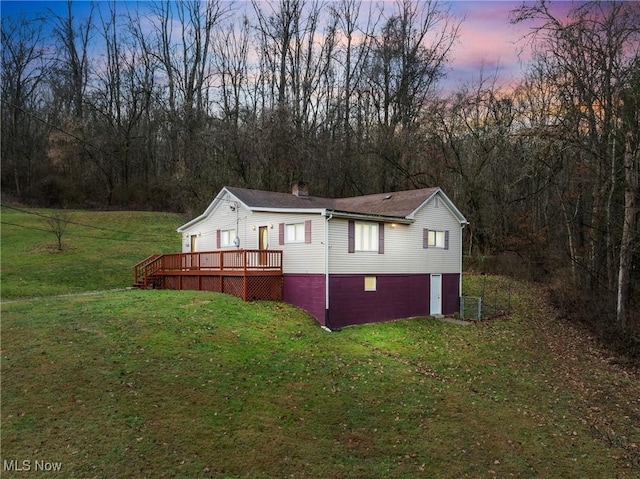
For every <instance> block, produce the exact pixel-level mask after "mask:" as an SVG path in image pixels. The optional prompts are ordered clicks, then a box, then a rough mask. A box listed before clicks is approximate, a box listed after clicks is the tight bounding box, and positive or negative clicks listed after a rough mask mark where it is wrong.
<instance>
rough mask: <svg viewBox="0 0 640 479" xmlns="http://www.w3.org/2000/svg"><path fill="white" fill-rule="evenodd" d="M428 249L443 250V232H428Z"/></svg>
mask: <svg viewBox="0 0 640 479" xmlns="http://www.w3.org/2000/svg"><path fill="white" fill-rule="evenodd" d="M429 247H435V248H444V231H434V230H429Z"/></svg>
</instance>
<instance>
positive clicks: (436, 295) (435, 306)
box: [429, 274, 442, 315]
mask: <svg viewBox="0 0 640 479" xmlns="http://www.w3.org/2000/svg"><path fill="white" fill-rule="evenodd" d="M429 312H430V314H432V315H435V314H442V275H441V274H432V275H431V301H430V308H429Z"/></svg>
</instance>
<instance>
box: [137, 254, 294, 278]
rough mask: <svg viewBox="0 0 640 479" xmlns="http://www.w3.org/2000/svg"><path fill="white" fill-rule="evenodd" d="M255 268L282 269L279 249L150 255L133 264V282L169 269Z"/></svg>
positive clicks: (170, 271) (265, 270)
mask: <svg viewBox="0 0 640 479" xmlns="http://www.w3.org/2000/svg"><path fill="white" fill-rule="evenodd" d="M195 271H200V272H211V273H215V272H232V271H233V272H245V273H246V272H254V271H255V272H259V271H264V272H267V271H273V272H276V273H280V274H281V273H282V251H275V250H248V249H240V250H224V251H203V252H196V253H169V254H162V255H154V256H150V257H149V258H147V259H145V260H143V261H141V262H140V263H138V264H136V265H135V266H134V276H135V282H136V283H139V282H140V281H143V280H144V278H147V277H149V276H152V275H155V274H163V273H165V274H166V273H173V272H195Z"/></svg>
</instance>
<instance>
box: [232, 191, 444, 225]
mask: <svg viewBox="0 0 640 479" xmlns="http://www.w3.org/2000/svg"><path fill="white" fill-rule="evenodd" d="M226 189H227V190H228V191H229V192H230V193H232V194H233V195H234V196H235V197H236V198H238V199H239V200H240V201H242V202H243V203H244V204H245V205H247V206H248V207H249V208H275V209H281V208H287V209H289V208H291V209H298V208H299V209H312V208H319V209H325V208H326V209H328V210H333V211H337V212H343V213H352V214H362V215H371V216H388V217H397V218H405V217H407V216H409V215H410V214H411V213H413V212H414V211H415V210H416V208H418V207H419V206H420V205H421V204H422V203H424V201H426V200H427V199H428V198H429V197H431V195H433V194H434V193H435V192H436V191H438V190H439V188H437V187H435V188H423V189H418V190H407V191H396V192H394V193H380V194H375V195H365V196H356V197H352V198H335V199H334V198H320V197H317V196H295V195H292V194H290V193H274V192H271V191H261V190H250V189H246V188H234V187H226Z"/></svg>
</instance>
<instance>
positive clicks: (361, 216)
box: [327, 210, 414, 225]
mask: <svg viewBox="0 0 640 479" xmlns="http://www.w3.org/2000/svg"><path fill="white" fill-rule="evenodd" d="M327 214H330V215H333V217H334V218H345V219H353V220H365V221H379V222H380V221H381V222H383V223H400V224H406V225H408V224H411V223H413V222H414V220H413V219H412V218H408V217H405V216H389V215H372V214H366V213H352V212H349V211H339V210H327Z"/></svg>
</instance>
